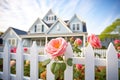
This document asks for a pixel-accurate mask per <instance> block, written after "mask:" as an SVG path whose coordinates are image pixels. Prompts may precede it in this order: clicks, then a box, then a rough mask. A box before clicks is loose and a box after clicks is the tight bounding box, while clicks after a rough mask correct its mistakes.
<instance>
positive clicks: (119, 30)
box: [99, 19, 120, 40]
mask: <svg viewBox="0 0 120 80" xmlns="http://www.w3.org/2000/svg"><path fill="white" fill-rule="evenodd" d="M113 31H114V32H116V34H112V33H111V32H113ZM99 37H100V39H101V40H104V39H105V38H119V37H120V19H116V20H115V21H114V22H113V23H112V24H111V25H109V26H107V27H106V28H105V30H104V31H103V32H102V33H101V34H100V35H99Z"/></svg>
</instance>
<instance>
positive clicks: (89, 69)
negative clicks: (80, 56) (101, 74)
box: [85, 44, 95, 80]
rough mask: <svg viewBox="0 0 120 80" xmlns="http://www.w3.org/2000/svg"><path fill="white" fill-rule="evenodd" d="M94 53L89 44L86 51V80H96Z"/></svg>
mask: <svg viewBox="0 0 120 80" xmlns="http://www.w3.org/2000/svg"><path fill="white" fill-rule="evenodd" d="M94 65H95V64H94V51H93V48H92V46H91V45H90V44H89V45H88V46H87V48H86V50H85V80H94V76H95V74H94V72H95V70H94Z"/></svg>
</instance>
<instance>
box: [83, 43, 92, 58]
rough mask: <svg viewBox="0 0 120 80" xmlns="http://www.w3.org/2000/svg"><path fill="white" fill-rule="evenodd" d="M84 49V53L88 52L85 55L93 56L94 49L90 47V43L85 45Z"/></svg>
mask: <svg viewBox="0 0 120 80" xmlns="http://www.w3.org/2000/svg"><path fill="white" fill-rule="evenodd" d="M85 51H86V52H85V53H89V54H87V55H91V54H93V56H94V51H93V47H92V45H91V44H88V46H87V47H86V49H85Z"/></svg>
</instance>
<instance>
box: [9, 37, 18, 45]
mask: <svg viewBox="0 0 120 80" xmlns="http://www.w3.org/2000/svg"><path fill="white" fill-rule="evenodd" d="M9 40H10V41H11V42H10V43H9V45H11V46H16V45H17V44H16V42H17V39H16V38H9V39H8V42H9ZM13 40H14V41H15V43H14V45H13V44H12V41H13Z"/></svg>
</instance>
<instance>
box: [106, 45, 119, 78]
mask: <svg viewBox="0 0 120 80" xmlns="http://www.w3.org/2000/svg"><path fill="white" fill-rule="evenodd" d="M106 63H107V64H106V68H107V69H106V71H107V72H106V73H107V74H106V75H107V80H118V57H117V52H116V50H115V48H114V46H113V44H112V43H110V45H109V47H108V49H107V52H106Z"/></svg>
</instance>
